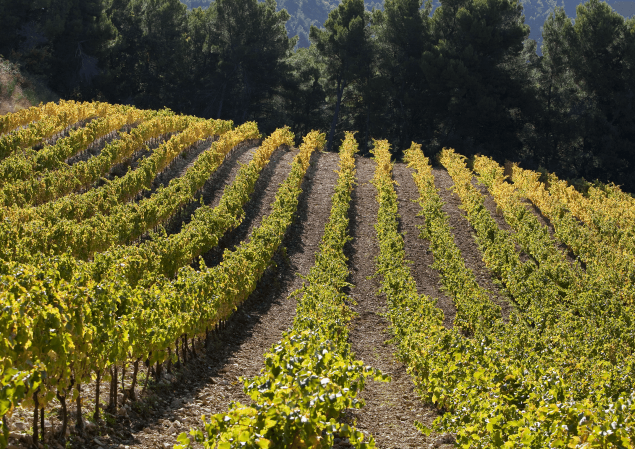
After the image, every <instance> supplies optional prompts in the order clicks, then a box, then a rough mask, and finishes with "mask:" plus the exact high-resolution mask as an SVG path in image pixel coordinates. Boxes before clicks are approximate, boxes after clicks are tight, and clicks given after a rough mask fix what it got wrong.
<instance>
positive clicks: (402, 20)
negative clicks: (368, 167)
mask: <svg viewBox="0 0 635 449" xmlns="http://www.w3.org/2000/svg"><path fill="white" fill-rule="evenodd" d="M422 3H423V0H386V2H385V4H384V10H383V11H381V10H377V11H374V13H373V35H375V36H376V61H377V71H378V73H379V78H380V79H378V80H376V81H375V83H374V84H375V86H373V88H372V89H371V92H383V94H384V97H385V99H384V103H385V105H384V107H383V108H382V109H381V111H383V114H382V115H377V117H376V119H375V120H374V121H375V123H376V124H375V125H374V126H373V127H374V128H375V127H378V126H381V125H380V123H383V124H384V125H383V126H384V127H386V124H388V126H390V128H388V129H384V135H389V136H390V138H391V140H392V141H393V143H394V147H396V148H403V147H404V146H409V145H410V141H411V140H417V139H421V138H422V137H423V133H424V132H425V130H426V129H429V128H430V124H429V123H428V122H427V119H426V117H427V116H428V114H427V110H428V108H427V107H426V105H427V104H428V101H429V100H428V96H429V87H428V83H427V82H426V81H425V76H424V73H423V70H422V68H421V64H420V61H421V57H422V55H423V52H424V51H425V50H426V49H429V48H430V47H431V45H432V42H431V35H430V32H431V30H430V18H429V16H430V11H431V8H432V3H431V1H428V2H427V3H426V5H425V7H424V8H422Z"/></svg>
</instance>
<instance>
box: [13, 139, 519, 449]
mask: <svg viewBox="0 0 635 449" xmlns="http://www.w3.org/2000/svg"><path fill="white" fill-rule="evenodd" d="M254 150H255V147H254V145H253V142H249V143H245V144H243V145H242V146H239V147H238V148H236V149H235V150H233V151H232V153H230V154H229V155H228V157H227V158H226V160H225V162H224V163H223V165H222V166H221V167H220V168H219V170H218V171H217V172H216V173H215V174H214V175H213V176H212V177H211V178H210V180H209V181H208V183H207V184H206V185H205V187H204V188H203V190H202V191H201V192H200V195H199V197H198V199H197V200H196V201H195V202H193V203H192V204H191V205H189V206H188V207H186V208H185V209H184V211H183V212H182V213H181V214H180V215H179V216H178V217H176V218H175V219H174V220H172V221H171V223H170V226H169V232H178V230H179V229H180V227H181V226H182V224H183V223H186V222H188V221H189V220H190V219H191V215H192V213H193V212H194V210H195V209H196V207H198V206H199V205H200V204H205V205H212V206H214V205H216V204H218V201H219V199H220V196H221V194H222V190H223V188H224V186H226V185H228V184H229V183H231V181H232V180H233V179H234V178H235V176H236V173H237V171H238V169H239V168H240V165H241V164H245V163H248V162H249V160H251V157H252V155H253V152H254ZM200 151H202V149H200V148H193V149H192V150H191V152H189V153H188V154H187V155H186V156H185V157H184V158H183V161H182V162H180V163H179V164H178V165H177V166H176V167H175V168H173V169H172V170H171V171H170V172H169V173H166V174H165V175H163V177H162V179H160V180H157V183H160V184H164V183H166V182H168V181H169V179H171V178H173V177H176V176H179V175H180V174H182V173H183V172H184V170H186V169H187V166H188V165H189V163H191V161H192V160H193V159H194V158H195V157H196V155H197V154H198V153H200ZM295 154H297V150H295V149H290V148H284V147H283V148H279V149H278V150H276V151H275V152H274V154H273V156H272V158H271V161H270V163H269V165H268V166H267V167H265V169H264V170H263V172H262V174H261V176H260V178H259V180H258V182H257V184H256V188H255V191H254V193H253V194H252V197H251V199H250V201H249V202H248V203H247V205H246V207H245V212H246V214H245V219H244V221H243V223H242V224H241V225H240V226H239V227H238V228H237V229H234V230H232V231H231V232H229V233H228V234H227V235H226V236H225V237H224V238H223V239H222V240H221V242H220V245H219V246H218V248H215V249H213V250H211V251H209V252H208V253H207V254H205V255H204V260H205V263H206V264H207V265H208V266H213V265H215V264H218V263H220V261H221V260H222V254H223V251H225V250H232V249H234V248H235V247H236V246H237V245H239V244H240V243H241V242H244V241H248V240H249V235H250V234H251V232H252V231H253V229H255V227H257V226H258V225H259V224H260V222H261V221H262V218H263V217H264V216H265V215H267V214H268V213H269V212H270V210H271V204H272V202H273V200H274V197H275V193H276V191H277V190H278V186H279V184H280V183H281V182H282V181H283V180H284V179H285V177H286V176H287V175H288V173H289V171H290V163H291V161H292V160H293V157H294V156H295ZM356 160H357V178H358V179H357V186H356V187H355V189H354V191H353V193H352V204H351V209H350V219H351V220H350V233H351V236H352V237H353V240H352V241H351V242H349V244H348V245H347V247H346V251H347V256H348V258H349V267H350V273H351V274H350V282H351V284H353V285H354V287H353V288H351V290H350V295H351V298H352V300H353V301H354V303H352V308H353V310H354V311H355V312H356V313H357V316H356V318H355V319H354V320H353V321H352V323H351V333H350V343H351V346H352V349H353V351H354V353H355V356H356V357H357V358H358V359H361V360H363V361H364V363H365V364H366V365H370V366H373V367H375V368H379V369H380V370H382V371H383V372H384V373H386V374H389V375H390V376H391V378H392V380H391V382H389V383H382V382H373V381H369V382H368V383H367V386H366V389H365V390H364V391H363V392H362V393H361V394H360V396H361V398H362V399H364V400H365V402H366V405H365V406H364V407H363V408H362V409H359V410H350V411H347V413H346V416H345V420H346V421H348V422H351V423H353V424H355V425H356V426H357V427H358V428H359V429H360V430H361V431H363V432H364V433H365V434H366V435H368V436H370V435H372V436H373V437H374V438H375V440H376V443H377V447H378V448H380V449H390V448H418V447H451V445H452V441H453V440H452V438H448V436H440V435H434V434H433V435H431V436H425V435H423V434H422V433H420V432H419V431H418V430H417V429H416V428H415V427H414V425H413V423H414V421H415V420H416V421H420V422H422V423H424V424H426V425H430V424H431V423H432V421H433V420H434V419H435V418H436V417H438V416H439V412H438V411H437V410H436V408H435V407H434V406H432V405H430V404H426V403H424V402H422V401H421V399H420V398H419V397H417V394H416V392H415V388H414V384H413V381H412V378H411V376H410V375H409V374H408V372H407V370H406V367H405V366H404V365H403V364H402V363H401V362H400V361H399V360H398V359H397V357H396V354H395V352H396V347H395V346H394V345H393V344H392V343H391V342H390V341H389V340H390V338H391V334H390V328H389V323H388V321H387V319H386V318H385V314H386V312H387V307H386V302H385V298H384V297H383V296H380V295H378V293H377V292H378V290H379V282H378V279H375V278H373V277H372V276H373V275H374V273H375V257H376V256H377V254H378V241H377V235H376V232H375V229H374V225H375V223H376V220H377V208H378V206H377V202H376V199H375V195H376V189H375V187H374V186H373V185H372V184H370V180H371V179H372V176H373V173H374V169H375V164H374V162H373V161H372V160H370V159H368V158H364V157H357V158H356ZM337 165H338V155H337V154H335V153H316V154H314V156H313V158H312V163H311V166H310V168H309V170H308V172H307V175H306V178H305V180H304V182H303V184H302V190H303V193H302V194H301V197H300V203H299V206H298V212H297V216H296V220H295V222H294V223H293V225H292V226H291V227H290V229H289V230H288V232H287V235H286V237H285V240H284V243H283V247H284V250H282V251H279V253H278V254H277V255H276V256H275V260H274V262H275V263H274V264H273V265H272V266H271V267H270V268H269V269H267V271H266V272H265V274H264V276H263V277H262V279H261V280H260V282H259V283H258V286H257V288H256V290H255V291H254V293H253V294H252V295H251V296H250V297H249V298H248V299H247V301H245V303H244V304H243V305H242V306H241V307H240V308H239V310H238V311H236V313H234V314H233V315H232V317H231V318H230V319H229V320H228V321H227V322H226V323H225V324H224V325H223V327H222V329H220V330H218V331H217V332H215V333H214V335H213V336H212V337H211V339H210V341H209V346H208V347H207V348H205V347H204V346H203V344H202V342H198V343H197V344H196V353H197V357H196V358H192V359H191V360H189V361H188V363H187V364H186V365H184V366H182V367H180V368H179V369H178V370H177V369H174V370H173V372H172V374H171V375H167V376H164V377H163V379H162V380H161V381H160V382H159V383H154V381H151V382H150V386H149V387H148V389H147V391H146V392H145V393H144V394H143V395H140V397H139V398H138V400H137V401H136V402H132V403H131V402H128V403H127V404H126V405H125V406H124V407H123V408H121V409H120V411H119V413H118V414H117V415H116V416H111V415H108V414H104V416H105V418H106V422H101V423H97V425H95V424H92V423H91V424H89V426H88V430H87V432H85V433H84V434H83V435H75V434H74V435H71V436H70V440H69V441H70V446H71V447H73V448H84V447H94V448H118V449H128V448H139V449H150V448H167V447H172V446H173V444H174V443H175V441H176V436H177V435H178V434H179V433H181V432H183V431H188V430H189V429H190V428H201V427H202V421H201V415H208V416H209V415H210V414H214V413H221V412H223V411H226V410H227V409H228V407H229V406H230V404H231V402H233V401H240V402H243V403H250V399H249V398H248V397H247V396H246V395H245V394H244V392H243V385H242V382H241V381H240V380H239V379H240V377H241V376H243V377H254V376H256V375H258V374H259V372H260V370H261V369H262V368H263V365H264V358H263V355H264V353H265V352H266V351H267V350H269V349H270V348H271V346H272V345H273V344H275V343H276V342H278V341H279V340H280V338H281V335H282V332H283V331H285V330H287V329H288V328H289V327H290V326H291V324H292V322H293V318H294V316H295V307H296V301H295V299H288V297H289V295H290V294H291V293H292V292H293V291H295V290H296V289H297V288H299V287H300V286H301V283H302V280H301V278H300V277H299V276H298V274H300V275H306V274H308V271H309V269H310V268H311V266H312V265H313V263H314V260H315V255H316V254H317V252H318V250H319V244H320V241H321V237H322V234H323V232H324V226H325V224H326V221H327V220H328V216H329V212H330V206H331V201H330V199H331V195H332V193H333V189H334V185H335V182H336V180H337V173H336V172H335V171H336V170H337V168H338V167H337ZM434 175H435V182H436V185H437V188H438V189H439V191H440V194H441V197H442V199H443V200H444V202H445V206H444V210H445V211H446V212H447V213H448V214H449V215H450V217H451V225H452V232H453V235H454V238H455V242H456V244H457V245H458V246H459V248H460V249H461V251H462V253H463V255H464V258H465V261H466V265H467V266H468V268H471V269H472V270H473V272H474V273H475V276H476V277H477V281H478V282H479V284H480V285H481V286H483V287H484V288H487V289H488V290H489V291H490V292H492V301H494V302H496V303H498V304H500V305H501V307H502V308H503V313H504V315H506V314H507V313H508V311H509V309H510V307H511V306H510V305H509V303H508V301H507V298H505V297H504V296H503V295H502V294H501V293H500V292H499V291H498V290H497V288H496V285H495V284H494V280H493V277H492V275H491V273H490V272H489V270H488V269H487V267H485V264H484V263H483V261H482V259H481V254H480V251H479V249H478V246H477V245H476V242H475V241H474V231H473V229H472V228H471V227H470V225H469V223H468V222H467V220H466V219H465V217H464V213H463V212H462V211H461V210H460V209H459V208H458V205H459V203H460V202H459V200H458V197H457V196H456V195H455V194H454V193H453V192H451V191H449V190H448V188H449V187H451V185H452V181H451V178H450V177H449V175H448V174H447V172H445V171H444V170H439V169H435V170H434ZM394 178H395V180H396V181H397V185H396V190H397V194H398V198H399V214H400V216H401V221H400V230H401V232H402V233H403V234H404V238H405V243H406V256H407V258H408V259H409V260H410V261H411V262H412V264H411V271H412V274H413V276H414V278H415V280H416V282H417V288H418V291H419V293H420V294H426V295H428V296H429V297H431V298H438V302H437V305H438V307H440V308H441V310H442V311H443V313H444V316H445V320H444V324H445V325H446V327H448V328H449V327H451V326H452V322H453V319H454V316H455V314H456V308H455V307H454V304H453V302H452V300H451V298H449V297H448V296H447V295H445V294H444V292H443V291H442V289H441V285H440V282H439V275H438V273H437V272H436V271H435V270H432V269H431V268H430V265H431V264H432V263H433V256H432V254H431V252H430V251H429V249H428V247H429V244H428V242H426V241H424V240H422V239H420V238H419V230H418V229H417V226H418V225H421V224H423V218H422V217H418V216H417V214H418V213H419V211H420V207H419V205H418V204H417V203H416V202H415V201H416V200H417V198H418V192H417V189H416V186H415V184H414V182H413V180H412V172H411V170H410V169H409V168H407V167H406V166H405V165H404V164H395V168H394ZM498 218H499V219H500V217H498ZM129 371H130V368H129V369H128V372H129ZM147 374H148V370H147V369H145V368H144V367H142V369H141V374H140V384H139V385H138V388H137V393H140V390H141V388H142V385H143V380H144V379H145V377H146V376H147ZM128 377H129V375H128ZM129 382H130V380H129V378H128V379H127V383H126V387H129V386H130V384H129ZM108 388H109V387H108V385H107V384H106V383H104V384H102V391H101V397H102V398H104V400H105V398H107V397H108ZM83 394H84V395H85V400H84V405H83V407H84V412H85V413H88V412H87V410H89V411H91V412H92V407H94V400H93V398H94V384H91V385H86V386H84V387H83ZM121 399H122V397H121V396H120V400H121ZM105 405H106V404H105V402H104V403H103V406H104V407H105ZM69 408H71V409H72V408H73V407H72V406H70V404H69ZM31 416H32V411H30V410H29V411H28V410H19V411H18V412H17V413H16V414H15V416H14V417H13V418H12V419H11V423H10V424H11V426H12V427H13V428H12V431H13V432H16V431H20V433H21V434H24V433H25V431H26V430H28V426H29V425H30V420H31V419H32V418H31ZM46 419H47V428H48V434H49V435H50V434H51V432H50V430H51V428H52V427H53V428H59V425H60V421H59V418H58V411H57V410H56V408H55V403H54V407H53V408H52V410H49V411H48V412H47V417H46ZM71 419H72V422H73V421H74V417H73V414H71ZM16 421H20V422H23V423H25V426H26V427H27V429H16V427H15V425H14V424H15V422H16ZM27 443H28V437H25V438H22V439H21V443H20V444H22V445H23V446H26V444H27ZM337 443H338V444H337V445H336V447H337V446H338V445H340V444H341V446H342V447H344V444H343V442H340V441H338V442H337ZM49 447H62V446H60V445H59V443H57V442H54V441H52V440H50V446H49ZM195 447H197V446H195Z"/></svg>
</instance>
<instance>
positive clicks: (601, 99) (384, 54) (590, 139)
mask: <svg viewBox="0 0 635 449" xmlns="http://www.w3.org/2000/svg"><path fill="white" fill-rule="evenodd" d="M201 3H203V2H201ZM205 3H209V2H205ZM286 3H289V5H286ZM297 3H298V2H291V1H288V2H286V1H285V0H281V6H288V7H289V8H291V7H292V6H293V5H296V4H297ZM324 3H328V2H326V1H325V2H324ZM335 3H337V2H335ZM190 6H197V3H196V0H191V1H190ZM331 6H333V5H331ZM366 6H368V5H366ZM296 17H297V14H296ZM290 18H291V15H290V14H289V13H288V12H287V11H286V10H285V9H280V8H279V7H278V5H277V4H276V2H275V1H274V0H267V1H264V2H258V1H257V0H216V1H215V2H213V3H211V4H210V5H209V7H208V8H205V9H203V8H194V9H188V7H187V6H186V5H185V4H184V3H182V2H180V1H179V0H63V1H62V0H25V1H20V2H16V1H14V0H0V26H1V27H2V30H3V32H2V33H1V34H0V54H2V55H3V56H4V57H6V58H8V59H10V60H11V61H12V62H15V63H18V64H19V65H20V66H21V67H22V69H23V70H26V71H28V72H29V73H32V74H35V75H41V76H43V77H46V79H47V81H48V84H49V86H50V87H51V88H52V89H53V90H54V91H55V92H57V93H58V94H59V95H61V96H62V97H63V98H69V99H84V100H89V99H102V100H107V101H110V102H117V103H126V104H134V105H136V106H139V107H144V108H162V107H168V108H171V109H173V110H175V111H178V112H183V113H188V114H194V115H199V116H204V117H220V118H225V119H232V120H234V121H235V122H237V123H241V122H244V121H247V120H257V121H258V123H259V124H260V126H261V129H262V130H263V131H265V132H266V131H270V130H272V129H273V128H275V127H277V126H281V125H283V124H288V125H289V126H291V127H292V129H293V130H294V132H296V133H298V134H299V133H306V132H307V131H308V130H310V129H322V130H324V131H327V132H328V136H329V146H330V145H331V143H333V142H335V143H337V142H339V141H340V139H341V138H342V136H343V133H344V131H346V130H357V131H358V133H357V138H358V140H359V141H360V142H361V146H362V147H363V148H364V149H365V148H368V144H369V142H371V139H373V138H386V139H389V141H390V142H391V143H392V144H393V148H394V150H395V152H396V153H397V156H399V155H400V152H401V151H403V150H404V149H405V148H406V147H408V146H409V145H410V142H411V141H415V142H418V143H421V144H423V146H424V149H425V151H426V153H427V154H434V153H435V152H437V151H439V150H440V149H441V148H443V147H454V148H457V150H459V151H460V152H461V153H463V154H477V153H480V154H484V155H491V156H493V157H495V158H496V159H498V160H499V161H501V162H502V161H504V160H505V159H509V160H514V161H520V162H521V163H522V164H523V165H524V166H525V167H527V168H538V167H543V168H545V169H547V170H549V171H555V172H557V173H558V174H559V175H560V176H562V177H568V178H570V179H576V178H582V177H584V178H585V179H587V180H595V179H599V180H601V181H603V182H615V183H617V184H622V185H624V187H625V188H626V189H627V190H630V191H634V190H635V110H634V105H635V95H634V94H635V90H634V87H633V86H635V18H631V19H625V18H624V17H623V16H622V15H620V14H618V13H616V12H615V11H614V10H613V8H612V7H611V6H610V5H608V4H607V3H604V2H600V1H599V0H588V1H587V2H585V3H583V4H581V5H579V6H578V7H577V10H576V16H575V20H573V18H572V17H571V16H570V15H567V13H566V11H565V10H564V9H562V8H556V10H555V13H553V14H550V15H549V16H548V17H547V18H546V20H545V22H544V24H543V29H542V44H541V50H542V51H541V52H539V51H538V50H539V49H538V45H537V43H536V41H535V40H533V39H529V35H530V27H529V26H528V25H527V24H526V23H525V16H524V11H523V6H522V4H521V3H520V2H519V1H517V0H442V1H441V2H440V6H439V7H436V8H434V11H433V10H432V3H431V2H427V3H425V4H423V3H422V0H385V2H384V3H383V8H382V9H378V8H372V10H371V11H369V10H368V8H367V7H365V5H364V2H363V1H362V0H344V1H342V2H341V3H339V4H338V5H337V6H333V8H331V10H330V12H329V13H328V15H327V16H326V20H325V22H324V24H323V25H322V26H321V27H317V26H315V25H316V24H315V23H312V22H311V21H310V20H307V22H306V23H305V24H304V25H303V27H305V28H308V30H307V31H308V40H309V41H310V42H309V43H310V46H308V47H306V48H301V47H300V48H299V47H298V45H297V44H298V39H299V38H298V37H295V38H290V37H289V36H288V34H287V31H286V28H285V26H286V24H287V22H288V21H289V20H290Z"/></svg>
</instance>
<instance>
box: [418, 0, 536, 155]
mask: <svg viewBox="0 0 635 449" xmlns="http://www.w3.org/2000/svg"><path fill="white" fill-rule="evenodd" d="M432 34H433V40H434V42H435V44H434V46H432V48H431V49H430V50H426V51H425V52H424V54H423V57H422V61H421V64H422V67H421V68H422V70H423V73H424V74H425V79H426V81H427V82H428V83H429V85H430V89H431V91H432V92H434V95H433V96H432V97H431V98H430V103H429V107H430V108H431V112H432V113H433V114H434V117H435V122H436V123H435V132H436V136H435V138H436V145H438V146H459V147H460V148H461V151H462V152H464V153H474V152H477V151H481V152H489V153H493V154H495V155H499V156H500V155H501V154H503V153H506V154H509V153H510V150H512V151H514V150H515V149H517V148H519V147H520V142H519V141H518V138H517V134H518V131H519V122H518V121H516V120H515V118H514V113H513V111H514V110H518V109H522V105H523V96H522V93H523V91H524V85H523V83H522V82H519V80H517V79H515V78H514V76H512V72H514V67H515V66H517V65H519V64H525V61H524V60H522V58H521V56H522V50H523V41H524V40H525V39H526V38H527V36H528V34H529V27H527V26H526V25H524V24H523V15H522V5H521V4H520V2H519V1H517V0H442V1H441V6H440V7H439V8H437V9H436V10H435V11H434V14H433V16H432Z"/></svg>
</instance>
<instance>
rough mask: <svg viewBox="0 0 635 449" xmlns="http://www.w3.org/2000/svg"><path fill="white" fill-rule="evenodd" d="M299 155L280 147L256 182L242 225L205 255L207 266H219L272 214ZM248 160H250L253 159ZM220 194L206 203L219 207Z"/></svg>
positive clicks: (211, 197) (217, 193)
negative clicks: (277, 195) (280, 191)
mask: <svg viewBox="0 0 635 449" xmlns="http://www.w3.org/2000/svg"><path fill="white" fill-rule="evenodd" d="M296 154H297V152H296V151H291V150H290V149H289V148H286V147H281V148H278V149H277V150H276V151H275V152H274V153H273V154H272V155H271V158H270V160H269V163H268V164H267V166H266V167H265V168H264V169H263V170H262V172H261V173H260V177H259V178H258V181H256V184H255V186H254V192H253V193H252V194H251V197H250V198H249V202H248V203H247V204H245V207H244V210H245V218H244V220H243V222H242V223H241V224H240V226H238V227H237V228H236V229H234V230H232V231H231V232H228V233H227V234H226V235H225V236H224V237H223V238H222V239H221V240H220V242H219V245H218V246H217V247H216V248H213V249H212V250H211V251H208V252H207V253H206V254H205V255H204V256H203V257H204V259H205V263H206V264H207V266H208V267H211V266H214V265H217V264H219V263H220V262H221V260H223V252H224V251H225V248H228V249H230V250H231V249H233V248H234V247H236V246H237V245H239V244H240V242H242V241H243V240H245V239H246V238H247V237H248V236H249V234H251V231H252V230H253V229H254V228H255V227H257V226H258V225H259V224H260V222H261V221H262V217H263V215H266V214H269V212H270V210H271V205H272V203H273V200H274V198H275V195H276V192H277V190H278V186H279V185H280V184H281V183H282V182H283V181H284V180H285V178H286V177H287V175H288V174H289V172H290V171H291V163H292V162H293V158H294V157H295V155H296ZM249 158H250V159H251V156H250V157H249ZM234 176H235V175H234ZM221 195H222V193H221V192H219V191H218V190H217V191H216V193H215V194H214V195H213V196H209V197H208V198H207V199H206V200H205V202H206V204H218V202H219V201H220V196H221Z"/></svg>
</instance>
